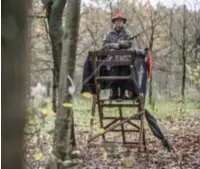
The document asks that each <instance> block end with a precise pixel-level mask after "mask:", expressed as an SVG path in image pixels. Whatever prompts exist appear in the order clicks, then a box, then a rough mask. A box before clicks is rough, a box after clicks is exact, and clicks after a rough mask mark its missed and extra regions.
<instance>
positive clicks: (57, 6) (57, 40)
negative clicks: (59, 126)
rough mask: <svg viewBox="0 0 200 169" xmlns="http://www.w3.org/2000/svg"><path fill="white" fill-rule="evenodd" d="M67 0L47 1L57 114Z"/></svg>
mask: <svg viewBox="0 0 200 169" xmlns="http://www.w3.org/2000/svg"><path fill="white" fill-rule="evenodd" d="M65 4H66V0H49V1H47V4H45V5H46V8H47V12H46V16H47V19H48V25H49V34H50V39H51V46H52V53H53V72H52V73H53V88H52V95H53V97H52V105H53V110H54V112H56V108H57V90H58V85H59V73H60V62H61V54H62V36H63V31H62V15H63V9H64V7H65Z"/></svg>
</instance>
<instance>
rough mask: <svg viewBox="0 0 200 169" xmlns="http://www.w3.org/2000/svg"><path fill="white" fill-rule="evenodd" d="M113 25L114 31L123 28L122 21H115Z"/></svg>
mask: <svg viewBox="0 0 200 169" xmlns="http://www.w3.org/2000/svg"><path fill="white" fill-rule="evenodd" d="M114 25H115V28H116V29H118V28H121V27H123V25H124V21H123V19H116V20H115V22H114Z"/></svg>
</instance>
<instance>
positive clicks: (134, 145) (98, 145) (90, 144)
mask: <svg viewBox="0 0 200 169" xmlns="http://www.w3.org/2000/svg"><path fill="white" fill-rule="evenodd" d="M105 143H107V144H119V145H123V146H124V147H129V148H135V147H138V146H139V142H125V143H123V142H111V141H106V142H105ZM88 147H105V145H104V144H98V143H96V144H95V143H93V144H92V143H90V141H89V144H88Z"/></svg>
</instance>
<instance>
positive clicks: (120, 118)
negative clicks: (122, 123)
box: [103, 117, 140, 120]
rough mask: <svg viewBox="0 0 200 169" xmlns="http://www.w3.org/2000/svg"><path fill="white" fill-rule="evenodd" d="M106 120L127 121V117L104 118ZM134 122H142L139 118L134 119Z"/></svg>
mask: <svg viewBox="0 0 200 169" xmlns="http://www.w3.org/2000/svg"><path fill="white" fill-rule="evenodd" d="M103 119H104V120H115V119H119V120H124V119H126V117H103ZM133 119H134V120H140V118H139V117H137V118H133Z"/></svg>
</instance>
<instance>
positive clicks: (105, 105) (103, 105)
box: [100, 104, 138, 107]
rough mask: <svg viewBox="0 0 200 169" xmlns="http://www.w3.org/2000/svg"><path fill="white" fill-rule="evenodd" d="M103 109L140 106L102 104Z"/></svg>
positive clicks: (135, 105) (136, 105)
mask: <svg viewBox="0 0 200 169" xmlns="http://www.w3.org/2000/svg"><path fill="white" fill-rule="evenodd" d="M100 106H102V107H138V104H101V105H100Z"/></svg>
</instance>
